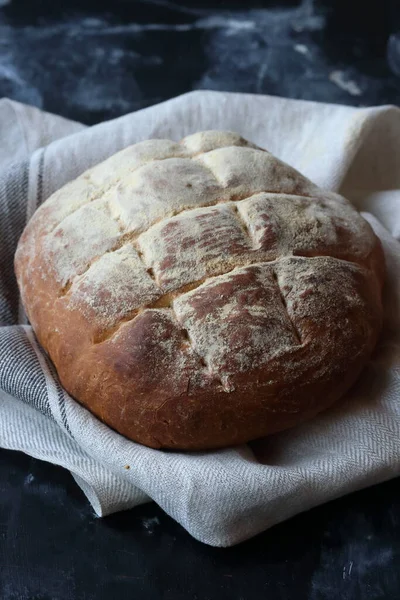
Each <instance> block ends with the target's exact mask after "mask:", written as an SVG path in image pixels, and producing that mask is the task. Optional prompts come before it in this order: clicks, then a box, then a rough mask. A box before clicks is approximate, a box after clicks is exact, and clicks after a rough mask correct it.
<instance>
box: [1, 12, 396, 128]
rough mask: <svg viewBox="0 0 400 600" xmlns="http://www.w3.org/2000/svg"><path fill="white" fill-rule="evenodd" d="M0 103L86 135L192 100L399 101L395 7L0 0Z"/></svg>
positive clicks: (368, 102) (356, 103)
mask: <svg viewBox="0 0 400 600" xmlns="http://www.w3.org/2000/svg"><path fill="white" fill-rule="evenodd" d="M1 5H3V7H2V8H0V94H2V95H3V94H4V95H7V96H9V97H11V98H14V99H16V100H20V101H21V102H26V103H29V104H34V105H36V106H39V107H40V108H44V109H46V110H49V111H51V112H55V113H58V114H62V115H64V116H67V117H70V118H72V119H75V120H78V121H82V122H84V123H87V124H91V123H95V122H98V121H101V120H104V119H109V118H112V117H116V116H119V115H121V114H124V113H127V112H130V111H132V110H137V109H138V108H141V107H144V106H148V105H151V104H154V103H156V102H160V101H162V100H165V99H167V98H171V97H173V96H176V95H178V94H181V93H183V92H186V91H189V90H192V89H213V90H231V91H243V92H254V93H268V94H277V95H281V96H288V97H291V98H304V99H312V100H319V101H324V102H338V103H344V104H354V105H359V106H360V105H371V104H382V103H395V104H396V103H397V102H398V99H399V97H400V34H399V33H398V30H399V31H400V10H399V8H396V7H399V4H398V0H336V1H335V0H303V1H301V2H300V0H297V1H296V0H281V1H279V0H278V1H275V2H262V1H260V0H248V1H247V2H246V0H241V1H239V0H225V1H221V0H220V1H216V0H214V1H210V0H203V1H202V0H197V1H193V2H190V0H186V2H179V3H178V2H177V3H174V2H170V1H169V0H142V1H141V2H137V1H136V2H134V1H129V0H113V1H112V2H111V1H109V0H107V1H106V0H69V1H68V0H57V1H55V0H42V1H41V2H39V1H37V0H36V1H35V0H30V1H29V0H25V1H21V0H0V7H1Z"/></svg>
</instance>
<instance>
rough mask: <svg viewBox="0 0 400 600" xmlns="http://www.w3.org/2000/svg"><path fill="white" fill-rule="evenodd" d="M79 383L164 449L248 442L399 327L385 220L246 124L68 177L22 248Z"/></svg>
mask: <svg viewBox="0 0 400 600" xmlns="http://www.w3.org/2000/svg"><path fill="white" fill-rule="evenodd" d="M15 269H16V274H17V279H18V283H19V286H20V290H21V295H22V299H23V302H24V306H25V308H26V311H27V314H28V317H29V319H30V321H31V324H32V326H33V328H34V330H35V333H36V335H37V337H38V339H39V341H40V343H41V344H42V346H43V347H44V348H45V350H46V351H47V352H48V354H49V356H50V357H51V359H52V360H53V362H54V364H55V366H56V369H57V372H58V374H59V377H60V380H61V382H62V384H63V385H64V387H65V388H66V389H67V391H68V392H69V393H70V394H71V395H72V396H73V397H74V398H76V399H77V400H78V401H79V402H81V403H82V404H83V405H85V406H86V407H87V408H89V409H90V410H91V411H92V412H93V413H94V414H96V415H97V416H98V417H99V418H100V419H102V420H103V421H104V422H105V423H107V424H109V425H110V426H111V427H113V428H114V429H116V430H117V431H119V432H120V433H122V434H123V435H125V436H127V437H129V438H131V439H133V440H136V441H138V442H141V443H143V444H146V445H148V446H152V447H155V448H160V447H161V448H180V449H206V448H216V447H223V446H227V445H230V444H236V443H242V442H246V441H249V440H252V439H255V438H258V437H261V436H264V435H267V434H269V433H273V432H276V431H279V430H282V429H285V428H287V427H291V426H293V425H296V424H297V423H299V422H301V421H303V420H305V419H308V418H310V417H311V416H313V415H315V414H317V413H318V412H320V411H321V410H323V409H325V408H327V407H328V406H330V405H331V404H332V403H333V402H335V401H336V400H337V399H338V398H339V397H340V396H342V395H343V393H344V392H345V391H346V390H347V389H348V388H349V387H350V386H351V385H352V383H353V382H354V381H355V379H356V378H357V376H358V374H359V372H360V370H361V369H362V367H363V365H364V364H365V362H366V360H367V359H368V357H369V356H370V354H371V352H372V349H373V348H374V345H375V343H376V340H377V336H378V334H379V331H380V328H381V320H382V305H381V288H382V284H383V278H384V259H383V252H382V248H381V245H380V242H379V240H378V239H377V238H376V236H375V235H374V233H373V232H372V230H371V228H370V227H369V225H368V224H367V223H366V221H364V220H363V219H362V218H361V216H360V215H359V214H358V213H357V212H356V211H355V210H354V209H353V208H352V207H351V205H350V204H349V203H348V202H347V201H346V200H345V199H343V198H342V197H340V196H338V195H336V194H332V193H329V192H324V191H322V190H320V189H319V188H317V187H316V186H315V185H314V184H312V183H311V182H310V181H308V180H307V179H306V178H304V177H303V176H302V175H300V174H299V173H298V172H297V171H295V170H294V169H292V168H290V167H288V166H287V165H285V164H284V163H281V162H280V161H278V160H277V159H275V158H274V157H273V156H272V155H271V154H269V153H268V152H265V151H262V150H260V149H257V148H255V147H254V146H252V145H251V144H249V143H248V142H246V141H245V140H243V139H242V138H240V137H239V136H238V135H237V134H232V133H226V132H225V133H224V132H202V133H200V134H195V135H194V136H190V137H189V138H186V139H185V140H183V141H182V142H181V143H180V144H176V143H174V142H171V141H169V140H152V141H149V142H142V143H140V144H137V145H135V146H132V147H130V148H127V149H126V150H124V151H122V152H121V153H119V154H117V155H115V156H113V157H111V158H110V159H109V160H108V161H105V163H103V164H102V165H99V166H97V167H95V168H94V169H92V170H91V171H89V172H87V173H84V174H83V175H82V176H81V177H79V178H78V179H77V180H76V181H74V182H72V183H70V184H68V185H67V186H65V187H64V188H62V189H61V190H59V191H58V192H56V194H54V195H53V196H52V197H51V198H50V199H49V200H48V201H47V202H45V204H44V205H43V206H42V207H41V208H40V209H39V210H38V211H37V212H36V213H35V215H34V217H33V218H32V219H31V221H30V223H29V224H28V226H27V228H26V229H25V231H24V233H23V235H22V237H21V240H20V243H19V246H18V249H17V253H16V258H15Z"/></svg>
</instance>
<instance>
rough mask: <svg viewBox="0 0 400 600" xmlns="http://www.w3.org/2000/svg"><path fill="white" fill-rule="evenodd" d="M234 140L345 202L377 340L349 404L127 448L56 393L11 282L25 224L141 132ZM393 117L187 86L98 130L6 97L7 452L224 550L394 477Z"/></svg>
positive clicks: (399, 161) (398, 268)
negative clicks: (381, 264)
mask: <svg viewBox="0 0 400 600" xmlns="http://www.w3.org/2000/svg"><path fill="white" fill-rule="evenodd" d="M202 129H229V130H236V131H239V132H240V133H241V134H242V135H244V136H245V137H247V138H248V139H250V140H252V141H254V142H255V143H256V144H258V145H260V146H263V147H266V148H268V149H269V150H270V151H272V152H273V153H274V154H276V155H278V156H279V157H280V158H282V159H283V160H285V161H286V162H288V163H289V164H292V165H293V166H295V167H296V168H298V169H299V170H300V171H302V172H303V173H305V175H307V176H308V177H309V178H310V179H312V180H314V181H315V182H316V183H317V184H319V185H321V186H322V187H326V188H329V189H332V190H335V191H338V192H340V193H343V194H344V195H346V196H347V197H348V198H349V199H351V200H352V201H353V202H354V203H355V204H356V205H357V207H358V208H359V209H360V210H362V211H363V212H364V215H365V217H366V218H367V219H368V220H369V221H370V223H371V224H372V226H373V227H374V229H375V231H376V233H377V234H378V235H379V236H380V238H381V240H382V242H383V246H384V249H385V253H386V260H387V266H388V274H387V285H386V288H385V299H384V301H385V323H384V330H383V334H382V336H381V339H380V341H379V344H378V347H377V349H376V351H375V353H374V355H373V357H372V359H371V360H370V362H369V363H368V365H367V367H366V368H365V369H364V371H363V373H362V376H361V378H360V380H359V382H358V384H357V385H356V386H355V387H354V388H353V389H352V391H351V393H350V394H348V396H347V397H346V399H345V401H344V402H342V403H340V405H338V406H336V407H335V408H333V409H332V410H330V411H328V412H326V413H325V414H322V415H320V416H319V417H317V418H316V419H314V420H313V421H311V422H310V423H307V424H305V425H302V426H301V427H298V428H295V429H293V430H291V431H288V432H285V433H282V434H279V435H275V436H272V437H270V438H268V439H266V440H262V441H259V442H257V443H255V444H250V445H246V446H240V447H236V448H231V449H227V450H221V451H216V452H197V453H177V452H175V453H172V452H162V451H158V450H152V449H149V448H145V447H143V446H140V445H139V444H135V443H133V442H131V441H129V440H127V439H125V438H124V437H122V436H120V435H118V434H117V433H115V432H114V431H112V430H111V429H109V428H108V427H107V426H105V425H104V424H102V423H100V422H99V421H98V420H97V419H96V418H95V417H94V416H92V415H91V414H90V413H89V412H88V411H87V410H85V409H84V408H83V407H82V406H80V405H78V404H77V403H76V402H75V401H74V400H73V399H72V398H71V397H70V396H69V395H68V394H67V393H66V392H65V391H64V390H63V388H62V386H61V385H60V383H59V381H58V379H57V375H56V373H55V371H54V369H53V366H52V364H51V363H50V362H49V360H48V358H47V357H46V355H45V354H44V353H43V352H42V350H41V348H40V346H39V345H38V343H37V341H36V339H35V336H34V334H33V331H32V329H31V328H30V326H29V325H28V323H27V322H26V318H25V315H24V311H23V308H22V307H21V305H20V302H19V296H18V289H17V285H16V281H15V277H14V273H13V255H14V252H15V248H16V244H17V241H18V238H19V236H20V234H21V232H22V230H23V227H24V225H25V223H26V222H27V220H28V219H29V218H30V216H31V215H32V214H33V212H34V211H35V209H36V208H37V207H38V206H39V204H40V203H41V202H43V201H44V200H45V199H46V198H48V197H49V195H50V194H51V193H52V192H54V191H55V190H56V189H58V188H59V187H61V186H62V185H63V184H65V183H66V182H67V181H70V180H71V179H73V178H75V177H76V176H78V175H79V174H80V173H82V172H83V171H84V170H86V169H87V168H89V167H91V166H93V165H94V164H96V163H98V162H100V161H101V160H103V159H104V158H106V157H108V156H110V155H111V154H113V153H114V152H116V151H117V150H120V149H121V148H124V147H126V146H128V145H129V144H132V143H135V142H137V141H140V140H142V139H145V138H149V137H158V138H160V137H170V138H172V139H179V138H181V137H183V136H185V135H188V134H190V133H193V132H195V131H198V130H202ZM399 238H400V111H399V110H398V109H397V108H394V107H380V108H369V109H355V108H350V107H344V106H332V105H324V104H316V103H312V102H301V101H293V100H285V99H282V98H273V97H268V96H251V95H241V94H226V93H217V92H194V93H190V94H186V95H184V96H181V97H179V98H176V99H174V100H170V101H168V102H165V103H163V104H160V105H157V106H154V107H151V108H148V109H144V110H141V111H139V112H136V113H133V114H131V115H127V116H125V117H121V118H119V119H116V120H114V121H110V122H106V123H103V124H101V125H97V126H95V127H92V128H85V127H83V126H82V125H80V124H77V123H73V122H70V121H66V120H65V119H62V118H60V117H56V116H53V115H49V114H46V113H43V112H41V111H39V110H37V109H34V108H32V107H28V106H23V105H21V104H18V103H15V102H11V101H9V100H1V101H0V259H1V262H0V325H1V326H0V446H1V447H4V448H11V449H15V450H22V451H23V452H26V453H27V454H29V455H31V456H35V457H38V458H41V459H44V460H47V461H50V462H53V463H56V464H58V465H62V466H63V467H66V468H67V469H69V470H70V471H71V473H72V474H73V476H74V478H75V480H76V481H77V483H78V485H80V487H81V488H82V489H83V491H84V493H85V494H86V496H87V497H88V500H89V501H90V503H91V504H92V506H93V508H94V510H95V511H96V513H97V514H98V515H99V516H102V515H107V514H109V513H112V512H115V511H119V510H123V509H126V508H130V507H134V506H136V505H138V504H140V503H143V502H147V501H149V500H150V499H153V500H155V501H156V502H157V503H158V504H159V505H160V506H161V507H162V508H163V509H164V510H165V511H166V512H167V513H168V514H170V515H171V516H172V517H173V518H174V519H176V520H177V521H178V522H179V523H181V524H182V525H183V526H184V527H185V528H186V529H187V530H188V531H189V532H190V533H191V534H192V535H193V536H194V537H196V538H197V539H199V540H201V541H203V542H205V543H207V544H211V545H214V546H230V545H233V544H236V543H238V542H240V541H242V540H245V539H247V538H249V537H251V536H253V535H255V534H257V533H259V532H260V531H263V530H264V529H267V528H268V527H270V526H272V525H274V524H275V523H278V522H280V521H282V520H284V519H287V518H289V517H290V516H292V515H295V514H297V513H299V512H301V511H304V510H306V509H309V508H311V507H312V506H315V505H317V504H320V503H322V502H326V501H327V500H330V499H333V498H336V497H338V496H341V495H343V494H346V493H349V492H351V491H353V490H357V489H359V488H362V487H366V486H369V485H371V484H374V483H378V482H381V481H384V480H386V479H389V478H391V477H394V476H396V475H398V474H399V472H400V435H399V434H400V310H399V309H400V277H399V274H400V244H399V242H398V240H399Z"/></svg>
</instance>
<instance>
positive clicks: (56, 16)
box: [0, 0, 400, 600]
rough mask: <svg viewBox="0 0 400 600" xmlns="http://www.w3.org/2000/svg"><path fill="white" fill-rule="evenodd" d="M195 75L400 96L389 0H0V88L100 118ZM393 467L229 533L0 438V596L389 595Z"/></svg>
mask: <svg viewBox="0 0 400 600" xmlns="http://www.w3.org/2000/svg"><path fill="white" fill-rule="evenodd" d="M191 89H217V90H231V91H245V92H255V93H269V94H278V95H282V96H289V97H292V98H306V99H312V100H320V101H328V102H339V103H344V104H352V105H356V106H364V105H371V104H382V103H395V104H397V103H398V99H399V97H400V7H399V4H398V0H392V1H385V0H363V1H361V0H353V1H352V2H350V0H347V1H344V0H343V1H333V0H332V1H330V0H325V1H320V0H314V2H313V1H312V0H305V1H303V2H295V1H294V0H293V1H292V0H286V1H284V0H281V1H280V2H261V1H250V2H246V0H226V1H219V2H217V1H215V0H214V1H209V0H198V1H193V2H189V0H187V1H186V2H180V3H178V2H177V3H172V2H169V1H168V0H143V1H142V2H133V1H128V0H125V1H123V0H114V1H113V2H106V1H105V0H80V1H78V0H71V1H69V2H68V1H66V0H58V1H56V0H43V1H41V2H39V1H33V0H32V1H25V2H22V1H18V0H11V1H9V0H0V96H2V95H5V96H8V97H11V98H13V99H15V100H19V101H21V102H26V103H29V104H34V105H36V106H39V107H41V108H43V109H46V110H49V111H52V112H55V113H58V114H61V115H64V116H66V117H69V118H73V119H76V120H80V121H82V122H84V123H87V124H91V123H96V122H99V121H101V120H104V119H109V118H113V117H116V116H119V115H121V114H124V113H127V112H130V111H132V110H136V109H138V108H141V107H144V106H148V105H151V104H154V103H156V102H159V101H162V100H165V99H167V98H170V97H173V96H176V95H177V94H180V93H183V92H186V91H188V90H191ZM399 492H400V480H394V481H391V482H388V483H386V484H383V485H380V486H377V487H374V488H370V489H368V490H364V491H361V492H358V493H357V494H353V495H351V496H348V497H346V498H343V499H341V500H337V501H335V502H331V503H329V504H327V505H325V506H322V507H319V508H317V509H314V510H313V511H310V512H308V513H306V514H303V515H299V516H298V517H296V518H294V519H292V520H290V521H288V522H286V523H284V524H282V525H279V526H277V527H275V528H273V529H272V530H270V531H268V532H265V533H264V534H262V535H260V536H258V537H257V538H254V539H253V540H251V541H249V542H247V543H245V544H242V545H240V546H238V547H236V548H231V549H225V550H223V549H214V548H209V547H207V546H204V545H202V544H200V543H198V542H196V541H195V540H193V539H192V538H191V537H190V536H189V535H188V534H187V533H186V532H185V531H184V530H183V529H182V528H181V527H180V526H178V525H177V524H176V523H174V522H173V521H172V520H171V519H170V518H169V517H167V516H166V515H165V514H164V513H163V512H162V511H161V510H160V509H159V508H158V507H157V506H156V505H154V504H147V505H145V506H142V507H139V508H137V509H135V510H132V511H129V512H126V513H121V514H118V515H114V516H111V517H108V518H106V519H97V518H96V517H94V515H93V512H92V510H91V509H90V506H89V505H88V503H87V501H86V500H85V498H84V496H83V494H82V493H81V492H80V490H79V489H78V488H77V486H76V485H75V483H74V481H73V479H72V477H71V476H70V474H69V473H68V472H66V471H64V470H63V469H61V468H58V467H55V466H52V465H48V464H46V463H43V462H40V461H37V460H34V459H32V458H29V457H27V456H24V455H22V454H20V453H18V452H9V451H5V450H1V451H0V600H80V599H82V600H103V599H104V600H109V599H116V600H125V599H126V600H128V599H129V600H131V599H133V598H135V600H136V599H137V600H141V599H142V598H143V599H149V600H153V599H154V600H181V599H182V600H188V599H192V600H196V599H197V600H214V599H215V600H217V599H218V600H225V599H226V600H231V599H232V600H253V599H254V600H258V599H264V598H268V600H281V599H282V600H284V599H292V598H294V599H296V600H303V599H304V600H305V599H307V600H325V599H326V600H328V599H329V600H336V599H341V600H353V599H357V600H358V599H360V600H364V599H365V600H381V599H388V600H389V599H390V600H396V599H397V598H400V570H399V569H398V564H399V558H400V542H399V539H400V537H399V533H400V494H399Z"/></svg>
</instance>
